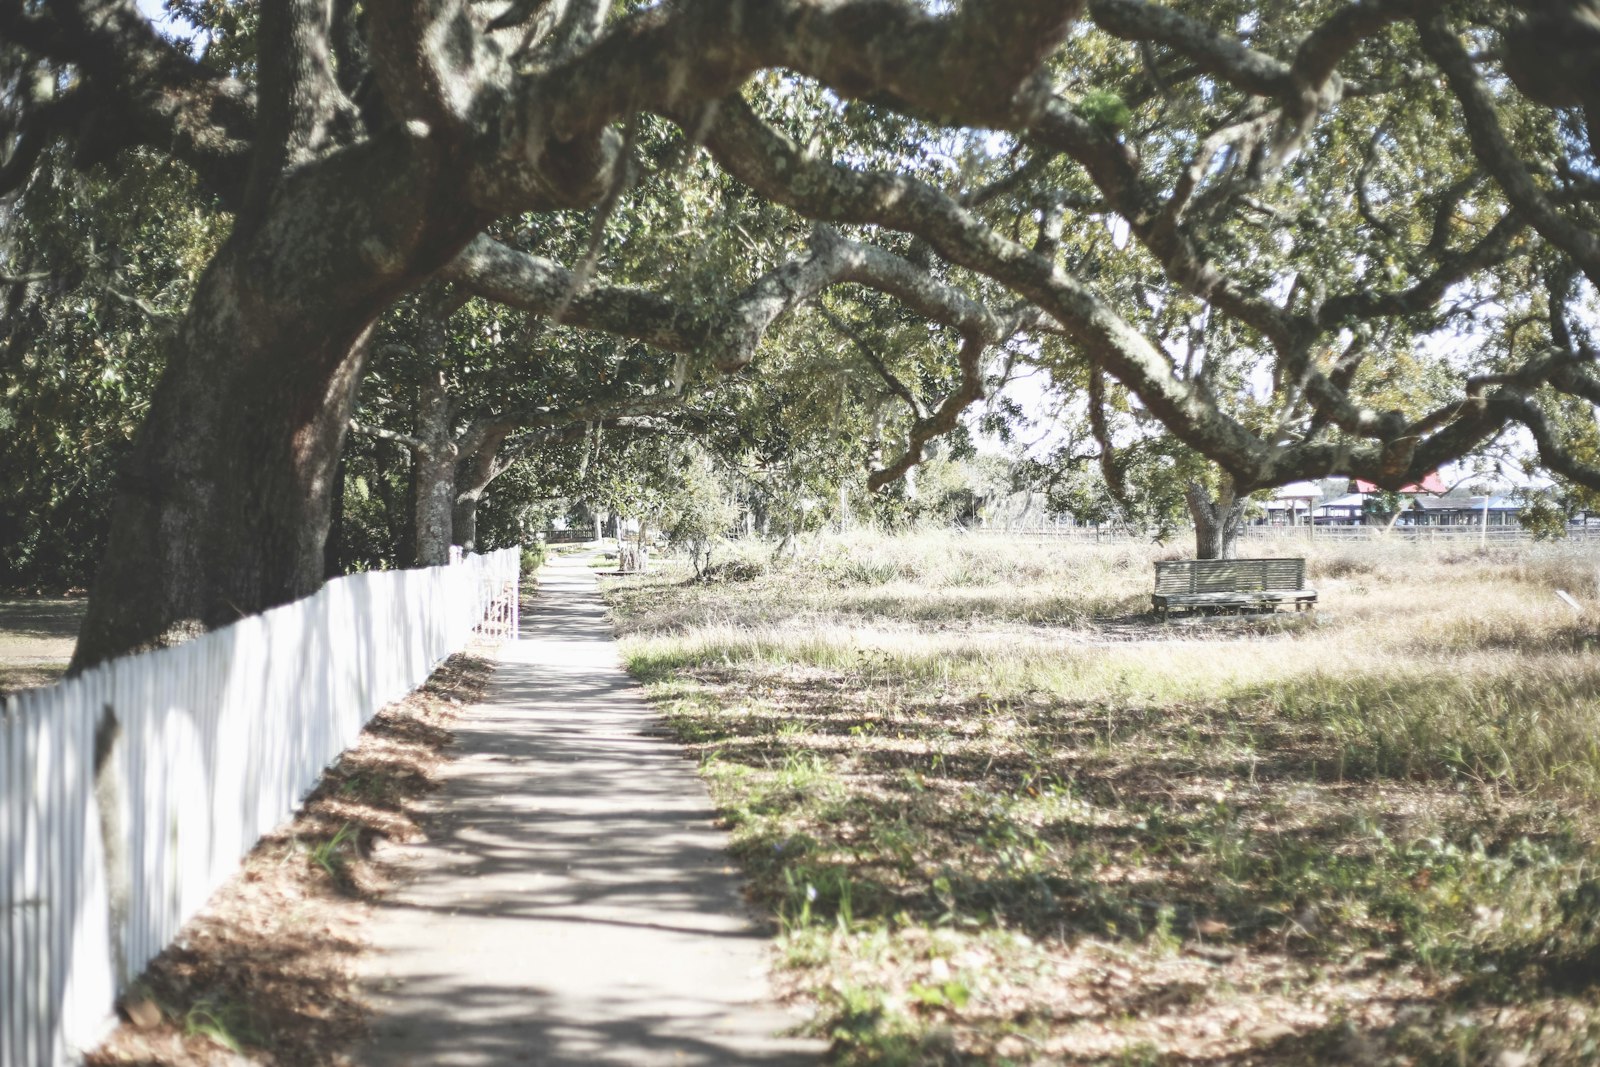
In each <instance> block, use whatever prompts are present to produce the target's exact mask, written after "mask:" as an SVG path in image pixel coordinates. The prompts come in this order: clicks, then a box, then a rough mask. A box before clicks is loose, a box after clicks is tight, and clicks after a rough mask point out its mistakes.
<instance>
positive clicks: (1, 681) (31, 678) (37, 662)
mask: <svg viewBox="0 0 1600 1067" xmlns="http://www.w3.org/2000/svg"><path fill="white" fill-rule="evenodd" d="M87 603H88V601H87V600H86V599H85V598H83V597H28V598H25V599H15V600H0V696H5V695H7V694H9V693H14V692H17V691H18V690H21V689H31V688H33V687H35V686H40V685H49V684H50V683H51V682H54V681H55V680H56V679H57V678H60V677H61V675H62V673H63V672H64V671H65V670H66V669H67V661H68V660H70V659H71V658H72V648H73V646H74V645H75V644H76V643H77V639H78V624H79V623H81V622H82V621H83V610H84V607H85V605H86V604H87Z"/></svg>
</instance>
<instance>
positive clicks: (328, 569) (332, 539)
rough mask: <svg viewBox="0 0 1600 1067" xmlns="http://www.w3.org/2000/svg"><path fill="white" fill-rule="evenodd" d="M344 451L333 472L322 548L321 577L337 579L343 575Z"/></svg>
mask: <svg viewBox="0 0 1600 1067" xmlns="http://www.w3.org/2000/svg"><path fill="white" fill-rule="evenodd" d="M345 475H346V471H345V459H344V450H343V449H340V450H339V465H338V466H337V467H335V468H334V471H333V506H332V508H331V509H330V513H329V516H328V539H327V541H326V542H325V543H324V544H323V546H322V575H323V577H324V578H337V577H338V576H339V575H341V574H343V573H344V480H345Z"/></svg>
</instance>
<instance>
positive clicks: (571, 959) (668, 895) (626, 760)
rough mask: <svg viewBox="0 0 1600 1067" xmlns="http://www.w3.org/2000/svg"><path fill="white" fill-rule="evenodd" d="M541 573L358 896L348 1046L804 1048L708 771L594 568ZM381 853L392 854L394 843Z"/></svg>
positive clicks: (509, 1058) (807, 1051)
mask: <svg viewBox="0 0 1600 1067" xmlns="http://www.w3.org/2000/svg"><path fill="white" fill-rule="evenodd" d="M585 562H586V561H585V560H583V559H572V558H570V557H569V558H566V559H558V560H555V561H552V563H551V564H549V565H547V566H546V567H545V569H544V571H543V572H542V573H541V575H540V587H539V596H538V601H537V610H536V611H534V612H530V613H529V614H528V616H527V617H525V618H524V619H523V623H522V639H521V640H519V641H515V642H507V643H506V644H505V645H503V646H502V647H501V652H500V657H499V663H498V666H497V669H496V671H495V673H494V675H493V677H492V679H491V683H490V689H489V692H488V693H487V695H486V696H485V698H484V702H483V703H482V704H480V705H477V706H474V707H472V708H470V709H468V710H467V711H466V713H465V714H464V715H463V716H462V718H461V720H460V722H459V723H458V725H457V726H456V738H457V748H456V758H455V759H454V760H453V761H452V762H451V763H450V764H449V765H448V766H447V768H446V769H445V771H444V786H443V788H442V789H441V790H440V792H439V793H437V794H435V795H434V797H433V798H431V800H430V803H429V808H430V810H431V812H432V814H431V815H430V819H431V821H430V824H429V831H430V833H431V834H432V835H433V836H432V838H431V840H430V841H428V842H427V843H426V844H423V845H407V846H395V849H396V851H397V852H402V853H406V854H407V855H404V856H402V857H401V858H402V860H403V871H402V875H401V877H402V880H403V884H402V885H401V886H399V887H397V888H396V889H395V891H394V892H393V893H391V894H390V895H389V896H387V897H385V898H384V900H383V901H382V902H381V903H380V904H379V905H378V906H377V908H376V909H375V910H374V914H373V918H372V922H371V924H370V927H369V931H370V934H371V940H372V944H373V950H372V952H371V953H370V954H369V955H368V957H367V961H366V963H365V964H364V974H363V981H364V984H365V987H366V989H367V990H368V993H369V995H370V998H371V1000H372V1001H373V1004H374V1006H375V1008H376V1009H377V1014H376V1018H375V1020H374V1025H373V1036H372V1038H371V1040H370V1041H368V1042H367V1043H366V1044H365V1045H364V1046H363V1047H361V1048H360V1049H359V1050H358V1051H357V1053H356V1054H355V1056H354V1060H355V1062H356V1063H357V1064H360V1065H362V1067H432V1065H435V1064H446V1065H469V1064H470V1065H475V1067H476V1065H485V1067H486V1065H503V1064H530V1065H564V1064H584V1065H586V1067H592V1065H595V1064H629V1065H650V1064H672V1065H675V1067H692V1065H699V1064H707V1065H709V1064H759V1065H770V1067H777V1065H783V1067H789V1065H791V1064H793V1065H800V1064H806V1065H814V1064H816V1063H817V1062H818V1061H819V1060H820V1058H821V1054H822V1051H823V1048H824V1045H823V1043H822V1042H820V1041H813V1040H803V1039H799V1038H794V1037H784V1036H779V1035H781V1034H782V1033H783V1032H785V1031H788V1030H791V1029H793V1028H794V1026H795V1025H796V1023H797V1022H798V1021H799V1020H798V1019H797V1018H796V1017H795V1016H793V1015H791V1014H789V1013H787V1012H785V1011H783V1010H782V1009H780V1008H779V1007H778V1006H777V1005H776V1004H774V1003H773V1002H772V1001H771V1000H770V994H769V992H768V986H767V978H766V963H767V955H768V951H769V945H770V942H769V940H768V938H767V937H766V936H765V934H764V933H763V931H762V930H761V929H760V927H759V926H758V925H757V923H756V922H755V921H754V920H753V918H752V916H751V915H750V913H749V911H748V910H747V908H746V907H745V905H744V903H743V901H742V899H741V897H740V890H739V886H740V883H739V879H738V877H737V875H736V874H735V872H734V870H733V869H732V866H731V861H730V859H729V857H728V855H727V852H726V847H727V835H726V834H725V833H723V832H722V831H720V830H718V829H716V828H715V827H714V825H713V819H714V818H715V813H714V810H713V808H712V806H711V802H710V799H709V797H708V796H707V793H706V789H705V785H704V784H703V783H702V782H701V781H700V779H699V777H698V776H697V775H696V774H695V771H694V767H693V765H692V764H691V763H690V762H689V760H687V759H686V758H685V757H684V755H683V752H682V750H681V749H680V748H679V747H678V746H677V745H676V744H674V743H672V742H671V741H669V740H667V739H666V737H665V730H664V727H663V726H662V724H661V721H660V719H659V718H658V717H657V716H656V714H655V712H654V710H653V709H652V708H651V707H650V706H649V705H648V704H647V703H646V702H645V700H644V699H643V696H642V694H641V693H640V691H639V689H638V687H637V686H635V685H634V683H633V682H632V680H631V679H630V678H629V677H628V676H627V674H625V673H624V672H623V670H622V668H621V665H620V661H619V659H618V656H617V651H616V643H615V641H614V639H613V636H612V631H611V625H610V622H609V620H608V619H607V617H606V613H605V609H604V608H603V607H602V605H601V603H600V598H599V593H598V591H597V589H596V581H595V577H594V574H593V572H592V571H591V570H590V569H589V568H588V567H586V566H585V565H584V564H585ZM391 858H393V857H391Z"/></svg>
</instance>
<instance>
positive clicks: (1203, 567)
mask: <svg viewBox="0 0 1600 1067" xmlns="http://www.w3.org/2000/svg"><path fill="white" fill-rule="evenodd" d="M1305 574H1306V561H1305V560H1304V559H1293V558H1291V559H1183V560H1162V561H1160V562H1158V563H1157V564H1156V587H1155V591H1154V592H1153V593H1152V594H1151V598H1150V599H1151V603H1152V605H1153V606H1154V607H1155V608H1156V609H1157V610H1159V611H1162V612H1163V613H1164V612H1165V611H1166V610H1167V609H1169V608H1172V607H1252V606H1255V607H1267V606H1272V607H1276V606H1277V605H1278V604H1283V603H1293V604H1294V605H1295V606H1296V607H1306V606H1312V605H1314V604H1315V603H1316V600H1317V593H1316V590H1314V589H1307V588H1305Z"/></svg>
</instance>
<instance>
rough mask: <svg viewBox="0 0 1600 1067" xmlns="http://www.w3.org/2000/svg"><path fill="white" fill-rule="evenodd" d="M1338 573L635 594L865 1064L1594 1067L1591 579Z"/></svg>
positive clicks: (633, 584) (890, 557)
mask: <svg viewBox="0 0 1600 1067" xmlns="http://www.w3.org/2000/svg"><path fill="white" fill-rule="evenodd" d="M1316 551H1317V554H1316V555H1315V556H1313V558H1312V560H1311V574H1312V575H1313V581H1314V584H1315V585H1316V586H1317V588H1318V589H1319V590H1320V592H1321V595H1322V605H1323V607H1322V610H1320V611H1318V612H1317V613H1316V617H1315V619H1314V620H1313V619H1306V618H1298V619H1296V618H1289V617H1280V618H1278V619H1275V620H1251V619H1243V620H1197V621H1196V622H1195V623H1193V624H1187V625H1169V626H1162V625H1160V624H1157V623H1154V622H1153V621H1151V620H1149V619H1147V618H1144V617H1143V616H1142V611H1143V609H1144V607H1145V605H1147V604H1148V592H1149V587H1150V583H1151V570H1150V565H1149V564H1150V561H1151V560H1152V558H1154V556H1153V551H1143V550H1137V549H1123V548H1107V549H1096V548H1094V547H1092V546H1083V547H1078V546H1068V545H1028V546H1017V545H1006V544H1004V543H1001V542H995V541H962V540H958V539H953V538H923V539H900V540H891V539H883V540H875V539H868V538H855V539H852V540H850V541H848V542H844V543H841V542H837V541H821V542H818V543H817V544H816V545H814V546H812V549H811V551H810V552H809V553H808V554H806V555H803V556H802V557H801V558H800V559H799V560H796V561H795V562H794V563H792V564H782V565H771V564H766V563H762V562H761V561H759V560H754V559H749V560H746V561H744V565H743V566H741V567H739V568H729V570H728V571H727V572H725V573H738V574H742V575H745V576H746V577H747V580H744V581H723V582H715V581H714V582H711V583H688V582H685V581H683V580H682V579H681V577H678V576H674V575H670V574H662V575H657V576H653V577H647V578H639V579H632V580H629V581H626V582H623V583H619V584H617V585H615V586H613V587H612V590H611V593H610V595H611V598H612V601H613V604H614V606H615V607H616V609H617V612H618V615H619V617H620V618H621V626H622V628H623V629H624V631H625V633H626V646H625V650H626V653H627V655H628V657H629V660H630V663H631V664H632V666H633V669H634V670H635V671H636V673H638V674H639V675H640V676H641V677H643V678H644V679H646V680H647V681H649V682H650V683H651V684H652V687H653V689H654V691H655V694H656V696H657V698H658V700H659V701H660V702H661V703H662V705H663V706H664V707H665V708H666V709H667V711H668V712H669V714H670V716H671V718H672V720H673V721H674V723H675V724H676V726H677V728H678V730H679V732H680V733H681V734H682V735H683V736H684V737H685V739H686V740H687V741H689V742H690V743H691V744H692V745H694V746H695V747H696V748H697V749H698V750H699V751H700V753H701V755H702V759H703V760H704V762H705V766H706V770H707V774H708V776H709V778H710V779H711V781H712V783H713V787H714V789H715V790H716V793H717V796H718V798H719V802H720V803H721V804H722V805H723V806H724V808H725V809H726V811H727V813H728V818H729V820H730V823H731V824H732V825H733V826H734V828H735V834H736V841H737V849H738V851H739V855H740V857H741V859H742V861H743V862H744V864H745V866H746V869H747V870H748V871H749V873H750V875H751V877H752V881H753V885H754V891H755V893H756V895H757V897H758V898H759V900H760V901H761V902H762V903H763V904H764V905H765V906H766V907H768V908H769V909H770V910H771V911H772V913H773V914H774V915H775V916H776V917H777V918H778V919H779V920H780V921H781V923H782V925H783V929H784V938H783V945H784V951H785V954H786V959H787V961H788V963H789V964H790V970H789V975H790V979H791V981H792V983H793V986H794V989H795V992H796V995H797V996H802V997H805V998H809V999H810V1000H812V1001H813V1002H814V1003H815V1004H816V1005H818V1007H819V1009H820V1012H821V1014H820V1017H819V1018H820V1021H819V1026H820V1027H821V1028H822V1029H823V1030H824V1031H825V1032H827V1033H829V1034H831V1035H832V1036H833V1037H834V1038H835V1041H836V1044H835V1050H836V1056H837V1058H838V1059H839V1060H840V1061H842V1062H862V1063H866V1062H873V1063H896V1062H901V1063H942V1062H1002V1061H1004V1062H1015V1063H1074V1064H1076V1063H1168V1062H1174V1063H1176V1062H1182V1063H1193V1062H1207V1063H1210V1062H1218V1063H1220V1062H1229V1063H1263V1064H1265V1063H1274V1064H1276V1063H1325V1062H1356V1063H1379V1062H1393V1063H1439V1064H1476V1063H1480V1062H1481V1063H1493V1062H1496V1058H1497V1057H1498V1058H1499V1062H1535V1061H1539V1062H1546V1063H1563V1064H1564V1063H1574V1064H1576V1063H1589V1062H1594V1061H1595V1058H1596V1055H1597V1052H1596V1049H1597V1042H1600V1024H1597V1023H1596V1021H1595V1020H1596V1019H1597V1018H1600V1016H1597V1015H1596V1014H1595V1012H1594V1008H1595V1007H1596V1004H1597V999H1600V998H1597V989H1596V983H1597V982H1600V878H1597V876H1596V874H1595V871H1596V869H1600V848H1597V846H1596V844H1595V841H1596V834H1595V831H1596V829H1600V827H1597V825H1596V823H1597V821H1600V820H1597V819H1596V817H1595V815H1594V814H1593V813H1594V811H1595V802H1596V800H1600V743H1597V741H1596V736H1597V730H1596V727H1597V719H1600V665H1597V663H1596V660H1595V657H1594V653H1593V649H1594V645H1595V643H1596V634H1597V629H1600V627H1597V623H1600V616H1597V614H1596V613H1595V611H1594V609H1593V607H1590V608H1589V609H1587V610H1586V611H1585V612H1583V613H1574V612H1573V611H1572V610H1571V609H1570V608H1568V607H1567V606H1565V605H1564V604H1563V603H1562V602H1561V601H1559V600H1558V599H1557V598H1556V597H1555V595H1554V591H1555V590H1556V589H1557V588H1560V589H1565V590H1567V591H1568V592H1570V593H1572V594H1573V595H1575V596H1577V597H1578V598H1580V600H1581V601H1583V602H1585V603H1588V604H1590V605H1592V604H1593V603H1594V601H1595V599H1596V597H1597V595H1600V589H1597V587H1596V578H1595V575H1596V565H1597V563H1600V556H1596V555H1594V554H1590V553H1585V552H1583V551H1579V550H1573V549H1563V548H1534V547H1522V548H1496V549H1492V550H1491V551H1490V552H1489V553H1488V554H1486V555H1480V554H1477V553H1462V552H1459V551H1457V552H1455V553H1454V554H1450V551H1449V550H1445V551H1443V552H1441V551H1440V550H1438V549H1436V548H1434V547H1433V546H1426V545H1420V546H1410V545H1394V546H1387V545H1383V546H1350V547H1344V548H1337V549H1332V550H1325V549H1321V548H1318V549H1317V550H1316ZM1524 1053H1526V1054H1527V1055H1528V1056H1530V1057H1531V1058H1530V1059H1528V1060H1518V1059H1516V1057H1518V1056H1520V1055H1523V1054H1524Z"/></svg>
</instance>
